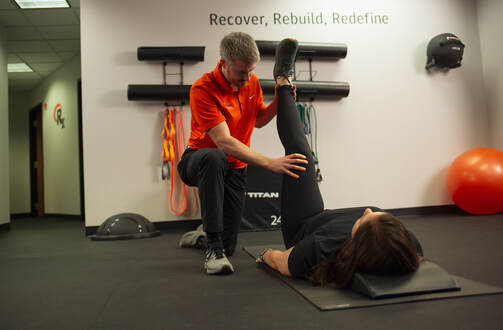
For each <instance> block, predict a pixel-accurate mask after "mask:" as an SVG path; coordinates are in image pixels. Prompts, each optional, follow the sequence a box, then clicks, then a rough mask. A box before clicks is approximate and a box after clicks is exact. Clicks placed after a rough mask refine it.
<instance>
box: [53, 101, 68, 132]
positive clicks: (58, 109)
mask: <svg viewBox="0 0 503 330" xmlns="http://www.w3.org/2000/svg"><path fill="white" fill-rule="evenodd" d="M52 116H53V118H54V121H55V122H56V124H57V125H58V126H59V125H60V124H61V128H65V118H63V107H62V106H61V104H56V106H55V107H54V113H53V115H52Z"/></svg>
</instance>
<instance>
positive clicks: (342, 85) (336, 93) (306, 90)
mask: <svg viewBox="0 0 503 330" xmlns="http://www.w3.org/2000/svg"><path fill="white" fill-rule="evenodd" d="M292 83H293V84H294V85H296V86H297V98H298V99H304V98H324V99H330V98H341V97H347V96H348V95H349V84H348V83H346V82H331V81H302V80H297V81H293V82H292ZM260 85H261V86H262V91H263V92H264V94H269V95H274V87H275V86H276V82H275V81H274V80H272V79H260Z"/></svg>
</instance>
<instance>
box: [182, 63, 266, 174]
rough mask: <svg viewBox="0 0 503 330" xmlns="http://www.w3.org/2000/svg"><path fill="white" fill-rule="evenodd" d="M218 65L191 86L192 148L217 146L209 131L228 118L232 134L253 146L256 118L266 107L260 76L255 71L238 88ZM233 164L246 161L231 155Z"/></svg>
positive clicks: (230, 159) (229, 158)
mask: <svg viewBox="0 0 503 330" xmlns="http://www.w3.org/2000/svg"><path fill="white" fill-rule="evenodd" d="M221 65H222V64H221V62H218V64H217V67H216V68H215V69H214V70H213V71H211V72H208V73H205V74H204V75H203V76H202V77H201V78H199V79H198V80H197V81H196V82H195V83H194V84H193V85H192V88H191V89H190V112H191V114H192V118H191V121H190V139H189V142H188V147H189V148H191V149H195V150H196V149H200V148H217V146H216V145H215V143H214V142H213V140H212V139H211V138H210V136H209V135H208V134H207V133H206V132H207V131H208V130H209V129H210V128H212V127H214V126H216V125H218V124H220V123H221V122H223V121H225V122H227V126H229V131H230V134H231V136H233V137H234V138H236V139H238V140H239V141H241V142H242V143H244V144H246V145H247V146H248V147H249V146H250V138H251V135H252V132H253V128H254V127H255V120H256V119H257V115H258V114H259V113H260V112H261V111H265V109H266V106H265V104H264V100H263V96H262V88H261V87H260V83H259V81H258V78H257V76H255V75H254V74H252V76H251V78H250V81H248V83H247V84H246V85H245V86H244V87H242V88H240V89H239V90H237V91H234V90H233V88H232V87H231V86H230V84H229V83H228V82H227V80H226V79H225V77H224V76H223V74H222V72H221V71H220V66H221ZM227 157H228V160H229V166H230V168H235V169H236V168H243V167H246V163H244V162H242V161H240V160H238V159H236V158H233V157H231V156H227Z"/></svg>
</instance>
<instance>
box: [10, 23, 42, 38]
mask: <svg viewBox="0 0 503 330" xmlns="http://www.w3.org/2000/svg"><path fill="white" fill-rule="evenodd" d="M5 30H6V32H7V40H9V41H11V40H38V39H40V32H38V30H37V28H35V27H33V26H21V27H16V26H11V27H8V28H6V29H5Z"/></svg>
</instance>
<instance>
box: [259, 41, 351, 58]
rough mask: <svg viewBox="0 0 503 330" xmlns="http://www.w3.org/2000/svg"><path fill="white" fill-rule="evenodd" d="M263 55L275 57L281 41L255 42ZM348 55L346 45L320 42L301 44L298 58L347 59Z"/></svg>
mask: <svg viewBox="0 0 503 330" xmlns="http://www.w3.org/2000/svg"><path fill="white" fill-rule="evenodd" d="M255 42H256V44H257V47H258V49H259V51H260V54H261V55H264V56H274V54H275V53H276V47H277V46H278V44H279V41H265V40H257V41H255ZM347 53H348V47H347V46H346V44H335V43H320V42H299V49H298V50H297V58H311V59H315V58H317V59H332V60H337V59H341V58H345V57H346V55H347Z"/></svg>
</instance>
